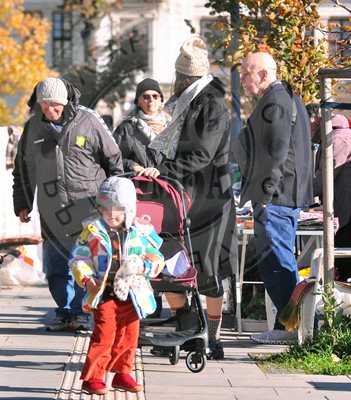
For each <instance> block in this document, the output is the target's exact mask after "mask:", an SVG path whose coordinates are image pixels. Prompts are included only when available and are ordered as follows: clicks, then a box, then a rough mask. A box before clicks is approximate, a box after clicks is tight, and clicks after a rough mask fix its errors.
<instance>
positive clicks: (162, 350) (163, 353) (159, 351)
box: [150, 346, 169, 357]
mask: <svg viewBox="0 0 351 400" xmlns="http://www.w3.org/2000/svg"><path fill="white" fill-rule="evenodd" d="M150 353H151V354H152V355H153V356H156V357H168V356H169V348H168V347H162V346H154V347H153V348H152V349H151V350H150Z"/></svg>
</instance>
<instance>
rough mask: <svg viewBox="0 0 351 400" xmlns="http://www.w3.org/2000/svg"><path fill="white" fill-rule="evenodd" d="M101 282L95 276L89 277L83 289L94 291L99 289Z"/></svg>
mask: <svg viewBox="0 0 351 400" xmlns="http://www.w3.org/2000/svg"><path fill="white" fill-rule="evenodd" d="M101 284H102V282H101V281H100V279H97V278H89V279H88V280H87V281H86V283H85V289H86V290H87V291H88V292H95V291H96V290H98V289H100V287H101Z"/></svg>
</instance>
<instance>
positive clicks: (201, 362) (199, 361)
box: [185, 351, 206, 372]
mask: <svg viewBox="0 0 351 400" xmlns="http://www.w3.org/2000/svg"><path fill="white" fill-rule="evenodd" d="M185 364H186V366H187V367H188V369H189V370H190V371H191V372H201V371H202V370H203V369H204V368H205V365H206V356H205V355H204V354H201V353H198V352H196V351H189V353H188V354H187V356H186V359H185Z"/></svg>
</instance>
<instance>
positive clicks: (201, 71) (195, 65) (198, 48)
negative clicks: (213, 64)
mask: <svg viewBox="0 0 351 400" xmlns="http://www.w3.org/2000/svg"><path fill="white" fill-rule="evenodd" d="M175 69H176V71H178V72H180V73H181V74H184V75H188V76H204V75H208V74H209V73H210V63H209V61H208V50H207V45H206V43H205V42H204V41H203V39H202V38H201V37H200V36H198V35H194V36H191V37H189V38H188V39H187V40H186V41H185V42H184V43H183V45H182V47H181V48H180V54H179V56H178V58H177V60H176V62H175Z"/></svg>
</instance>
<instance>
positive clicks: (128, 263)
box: [118, 254, 144, 276]
mask: <svg viewBox="0 0 351 400" xmlns="http://www.w3.org/2000/svg"><path fill="white" fill-rule="evenodd" d="M119 271H121V273H122V275H123V276H130V275H138V274H142V273H143V272H144V262H143V260H142V258H141V257H140V256H137V255H136V254H132V255H131V256H129V257H128V258H127V259H126V260H125V261H124V263H123V266H122V267H121V268H120V269H119V270H118V272H119Z"/></svg>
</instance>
